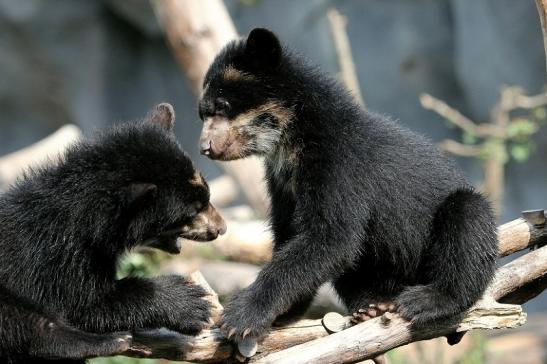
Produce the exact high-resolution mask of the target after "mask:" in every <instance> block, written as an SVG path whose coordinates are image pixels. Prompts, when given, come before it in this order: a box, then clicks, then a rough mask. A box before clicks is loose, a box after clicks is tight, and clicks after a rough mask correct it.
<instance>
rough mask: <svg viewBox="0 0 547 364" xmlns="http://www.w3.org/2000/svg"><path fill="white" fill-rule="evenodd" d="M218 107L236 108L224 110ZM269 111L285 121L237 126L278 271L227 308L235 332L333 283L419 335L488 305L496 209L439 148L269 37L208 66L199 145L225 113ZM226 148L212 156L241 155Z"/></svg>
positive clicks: (350, 299) (262, 34)
mask: <svg viewBox="0 0 547 364" xmlns="http://www.w3.org/2000/svg"><path fill="white" fill-rule="evenodd" d="M227 69H236V70H238V71H239V72H240V74H241V75H243V76H244V77H243V76H242V77H239V78H237V77H236V78H234V77H226V70H227ZM233 74H234V73H233V72H231V73H230V75H233ZM219 97H222V98H223V99H225V100H226V103H227V104H228V105H230V108H229V110H228V112H226V111H225V110H222V112H221V113H219V112H217V110H215V102H214V100H216V99H217V98H219ZM271 102H274V103H275V104H276V105H282V107H283V110H282V112H281V113H280V115H282V116H283V117H286V115H287V113H291V115H292V117H291V118H290V120H289V121H288V122H287V120H282V118H278V122H277V123H272V121H271V118H272V115H273V116H274V117H275V116H276V115H275V113H273V114H272V113H271V112H269V113H262V114H260V115H258V116H254V117H253V118H254V119H253V120H250V121H248V122H247V123H245V125H244V126H243V127H242V126H229V127H228V130H229V132H230V134H231V135H236V136H237V139H238V140H239V143H240V144H242V145H243V144H245V146H248V147H245V148H244V147H243V146H242V147H241V148H240V150H243V151H244V153H243V152H242V153H240V154H239V155H240V156H246V155H250V154H263V155H264V156H265V161H266V170H267V176H266V177H267V182H268V187H269V193H270V197H271V201H272V211H271V224H272V229H273V232H274V236H275V247H274V254H273V258H272V261H271V262H270V263H268V264H267V265H266V266H265V267H264V269H263V270H262V271H261V272H260V274H259V276H258V278H257V279H256V281H255V282H254V283H253V284H252V285H251V286H250V287H249V288H247V289H245V290H243V291H242V292H241V293H239V294H237V295H236V296H235V297H234V298H233V299H232V300H231V302H229V304H228V305H227V306H226V309H225V311H224V318H223V322H224V324H225V326H224V327H225V329H226V330H227V331H228V332H229V333H234V334H235V335H236V337H239V338H241V337H242V336H245V335H246V334H250V335H253V336H260V335H262V334H263V333H264V332H265V331H266V330H267V329H268V327H270V325H271V324H272V322H274V320H276V318H278V317H280V318H282V319H283V321H285V322H286V321H287V320H288V319H289V318H290V317H287V316H291V313H295V314H301V313H302V312H303V311H304V309H305V307H306V306H307V305H308V304H309V302H310V299H311V298H312V297H313V296H314V295H315V293H316V291H317V289H318V288H319V286H320V285H321V284H323V283H325V282H327V281H333V283H334V286H335V288H336V291H337V292H338V294H339V295H340V297H341V298H342V300H343V301H344V303H345V304H346V305H347V307H348V309H349V310H351V311H355V310H358V309H359V308H367V307H368V305H369V304H371V303H378V302H385V301H391V302H394V303H395V306H396V308H397V310H398V312H399V313H400V314H401V315H402V316H403V317H404V318H405V319H408V320H411V321H412V322H413V323H414V325H424V324H429V323H432V322H433V321H435V320H438V319H442V318H447V317H453V316H455V315H458V314H460V313H462V312H463V311H465V310H466V309H468V308H469V307H470V306H471V305H472V304H473V303H474V302H475V301H476V300H477V299H478V298H479V297H480V296H481V294H482V293H483V291H484V289H485V288H486V286H487V284H488V282H489V281H490V279H491V277H492V275H493V272H494V269H495V259H496V255H497V242H496V230H495V221H494V218H493V215H492V212H491V208H490V206H489V204H488V202H487V201H486V199H485V198H484V197H482V196H481V195H480V194H479V193H477V192H475V191H474V190H473V188H472V187H470V186H469V184H468V183H467V182H466V181H465V180H464V178H463V176H462V174H461V173H460V171H458V169H457V168H456V167H455V165H454V163H453V162H452V161H451V160H449V159H447V158H446V157H445V156H443V155H442V154H441V153H440V152H439V150H438V149H437V148H436V147H435V146H434V145H433V144H432V143H431V142H429V141H428V140H426V139H425V138H424V137H422V136H420V135H418V134H415V133H413V132H411V131H410V130H408V129H406V128H405V127H403V126H401V125H399V124H398V123H396V122H394V121H392V120H390V119H389V118H387V117H384V116H381V115H377V114H372V113H369V112H366V111H364V110H363V109H362V108H361V107H359V106H358V105H357V104H356V103H355V102H354V100H353V98H352V97H351V96H350V95H349V94H348V92H347V91H346V90H345V89H344V88H343V87H342V86H341V85H340V84H339V83H338V82H336V81H334V80H333V79H332V78H330V77H329V76H326V75H325V74H323V73H321V72H320V71H319V70H318V69H317V68H315V67H313V66H310V65H309V64H308V63H307V62H306V61H305V60H304V59H303V58H302V57H300V56H298V55H295V54H294V53H293V52H291V51H289V50H287V49H286V48H282V47H281V46H280V45H279V41H278V40H277V38H276V37H275V35H273V34H272V33H271V32H269V31H268V30H265V29H255V30H253V31H252V32H251V34H250V35H249V37H248V39H242V40H239V41H234V42H232V43H230V44H229V45H227V46H226V48H225V49H224V50H223V51H222V52H221V53H220V54H219V55H218V56H217V57H216V59H215V60H214V62H213V64H212V65H211V67H210V69H209V71H208V73H207V77H206V79H205V82H204V96H203V98H202V100H201V101H200V114H201V116H202V118H203V119H204V121H205V123H204V132H203V133H202V145H208V146H213V147H215V138H216V137H218V135H216V134H214V133H212V132H209V131H208V130H209V129H210V130H214V129H215V128H214V126H215V123H218V122H219V121H218V120H219V118H220V117H222V116H224V115H225V116H226V117H227V119H228V121H227V125H232V124H230V123H231V120H235V119H236V118H237V117H238V115H243V114H245V113H248V112H249V111H250V110H253V109H254V110H260V108H261V106H262V105H265V104H267V103H271ZM277 110H279V108H278V109H277ZM240 124H241V123H240ZM253 125H258V126H260V129H258V127H256V126H253ZM206 129H207V130H206ZM264 133H269V134H270V137H271V138H274V139H275V143H272V146H271V148H270V149H269V150H266V151H265V147H261V148H258V147H256V145H257V144H260V143H259V142H257V140H258V139H257V138H258V137H257V135H260V134H264ZM211 135H212V136H211ZM209 138H211V140H208V139H209ZM216 148H217V149H216V150H213V152H214V153H212V152H211V151H205V153H204V154H208V155H210V156H211V157H213V158H217V159H233V158H234V155H227V154H228V152H226V151H225V150H224V149H223V148H222V145H220V146H219V145H217V146H216ZM231 148H232V149H233V143H232V144H231ZM236 157H237V155H236ZM287 312H288V313H289V315H287Z"/></svg>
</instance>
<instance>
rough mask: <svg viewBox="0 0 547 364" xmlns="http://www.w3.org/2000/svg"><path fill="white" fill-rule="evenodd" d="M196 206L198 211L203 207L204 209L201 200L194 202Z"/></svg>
mask: <svg viewBox="0 0 547 364" xmlns="http://www.w3.org/2000/svg"><path fill="white" fill-rule="evenodd" d="M194 208H195V209H196V211H198V212H199V211H201V209H203V204H202V203H201V202H199V201H197V202H195V203H194Z"/></svg>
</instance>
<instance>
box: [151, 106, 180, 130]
mask: <svg viewBox="0 0 547 364" xmlns="http://www.w3.org/2000/svg"><path fill="white" fill-rule="evenodd" d="M144 122H145V123H152V124H156V125H159V126H161V127H162V128H164V129H165V130H167V131H173V128H174V126H175V110H174V109H173V106H171V104H168V103H167V102H164V103H161V104H158V105H156V107H155V108H154V109H153V110H151V111H150V112H149V113H148V115H147V116H146V119H145V120H144Z"/></svg>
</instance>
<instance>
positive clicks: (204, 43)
mask: <svg viewBox="0 0 547 364" xmlns="http://www.w3.org/2000/svg"><path fill="white" fill-rule="evenodd" d="M151 4H152V6H153V8H154V11H155V13H156V17H157V18H158V22H159V24H160V26H161V27H162V28H163V30H164V32H165V35H166V37H167V40H168V42H169V44H170V46H171V49H172V51H173V54H174V55H175V58H176V59H177V61H178V62H179V64H180V66H181V68H182V69H183V70H184V72H185V74H186V76H187V77H188V80H189V81H190V85H191V86H192V90H193V91H194V93H195V94H196V95H199V93H200V92H201V91H202V82H203V78H204V77H205V73H206V72H207V69H208V68H209V65H210V64H211V63H212V62H213V60H214V58H215V56H216V54H217V53H218V52H219V51H220V50H221V49H222V47H224V45H226V43H228V42H229V41H231V40H233V39H236V38H237V37H238V35H237V32H236V29H235V27H234V24H233V23H232V20H231V18H230V15H229V14H228V11H227V10H226V7H225V6H224V3H223V2H222V1H221V0H200V1H195V0H152V1H151ZM196 117H197V116H196ZM218 165H219V167H221V168H222V169H223V170H224V171H225V172H226V173H227V174H229V175H230V176H231V177H232V178H233V179H234V180H235V181H236V182H237V183H238V185H239V186H240V187H241V192H242V193H243V195H244V196H245V198H246V199H247V201H248V202H249V204H250V205H251V206H252V207H253V208H254V209H255V210H256V211H257V212H258V214H259V215H261V216H266V214H267V212H268V205H269V200H268V197H267V195H266V187H265V185H264V182H263V180H264V166H263V165H262V163H261V161H260V159H259V158H256V157H254V158H245V159H240V160H236V161H232V162H227V163H226V162H223V163H219V164H218Z"/></svg>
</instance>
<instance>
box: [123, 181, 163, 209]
mask: <svg viewBox="0 0 547 364" xmlns="http://www.w3.org/2000/svg"><path fill="white" fill-rule="evenodd" d="M157 191H158V186H156V185H155V184H153V183H131V184H130V185H129V186H127V190H126V195H125V198H126V203H127V205H128V206H135V205H137V204H140V203H141V202H144V201H146V200H148V199H151V198H154V196H156V192H157Z"/></svg>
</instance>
